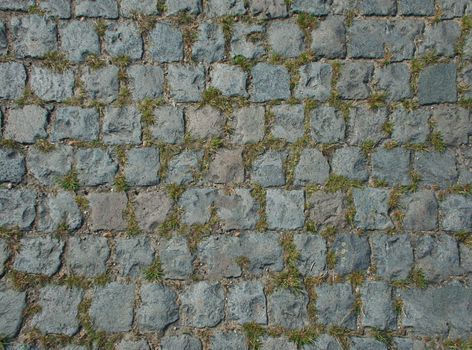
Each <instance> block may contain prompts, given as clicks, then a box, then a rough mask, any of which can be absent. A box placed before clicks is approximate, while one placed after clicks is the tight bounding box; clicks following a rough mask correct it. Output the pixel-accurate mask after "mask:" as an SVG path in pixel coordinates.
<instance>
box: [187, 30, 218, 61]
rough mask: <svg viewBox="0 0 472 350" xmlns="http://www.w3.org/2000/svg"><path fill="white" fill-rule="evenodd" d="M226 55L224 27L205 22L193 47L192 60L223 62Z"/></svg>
mask: <svg viewBox="0 0 472 350" xmlns="http://www.w3.org/2000/svg"><path fill="white" fill-rule="evenodd" d="M224 54H225V38H224V35H223V27H222V26H221V25H219V24H217V23H209V22H203V23H202V24H200V26H199V27H198V34H197V38H196V40H195V42H194V43H193V46H192V58H193V59H194V60H195V61H197V62H205V63H212V62H217V61H221V60H222V59H223V57H224Z"/></svg>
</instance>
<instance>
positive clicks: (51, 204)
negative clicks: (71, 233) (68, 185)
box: [37, 192, 82, 232]
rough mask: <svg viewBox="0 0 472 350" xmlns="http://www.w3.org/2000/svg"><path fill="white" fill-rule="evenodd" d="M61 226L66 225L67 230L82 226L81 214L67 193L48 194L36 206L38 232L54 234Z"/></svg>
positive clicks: (72, 198) (72, 197)
mask: <svg viewBox="0 0 472 350" xmlns="http://www.w3.org/2000/svg"><path fill="white" fill-rule="evenodd" d="M61 225H66V227H67V229H68V230H76V229H78V228H79V227H80V226H81V225H82V213H81V212H80V209H79V206H78V205H77V203H76V202H75V198H74V196H72V195H71V193H69V192H58V193H56V194H49V195H48V196H47V197H46V198H43V199H42V200H41V202H40V204H39V206H38V223H37V230H38V231H41V232H54V231H56V230H58V229H59V227H60V226H61Z"/></svg>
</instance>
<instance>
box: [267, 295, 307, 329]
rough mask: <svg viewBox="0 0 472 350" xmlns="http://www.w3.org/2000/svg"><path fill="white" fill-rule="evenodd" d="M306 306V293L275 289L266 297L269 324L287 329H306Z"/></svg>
mask: <svg viewBox="0 0 472 350" xmlns="http://www.w3.org/2000/svg"><path fill="white" fill-rule="evenodd" d="M307 306H308V295H307V294H306V292H301V293H294V292H293V291H290V290H289V289H277V290H275V291H274V292H273V293H272V294H270V295H269V297H268V302H267V310H268V315H269V324H270V325H272V326H278V327H283V328H288V329H300V328H304V327H307V326H308V324H309V321H308V311H307Z"/></svg>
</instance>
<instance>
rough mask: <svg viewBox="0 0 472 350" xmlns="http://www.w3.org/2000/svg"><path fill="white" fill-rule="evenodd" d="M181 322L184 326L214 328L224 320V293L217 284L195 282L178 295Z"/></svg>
mask: <svg viewBox="0 0 472 350" xmlns="http://www.w3.org/2000/svg"><path fill="white" fill-rule="evenodd" d="M180 300H181V310H182V322H183V324H185V325H188V326H191V327H196V328H205V327H214V326H216V325H217V324H218V323H220V322H221V321H222V320H223V318H224V291H223V287H222V286H221V284H220V283H219V282H212V283H209V282H197V283H194V284H192V285H190V286H189V287H187V288H186V289H185V290H184V291H183V293H182V294H181V295H180Z"/></svg>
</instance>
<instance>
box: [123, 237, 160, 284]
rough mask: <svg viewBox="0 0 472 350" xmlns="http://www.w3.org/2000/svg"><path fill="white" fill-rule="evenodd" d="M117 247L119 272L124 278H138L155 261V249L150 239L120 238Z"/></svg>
mask: <svg viewBox="0 0 472 350" xmlns="http://www.w3.org/2000/svg"><path fill="white" fill-rule="evenodd" d="M115 245H116V247H115V250H116V253H115V254H116V262H117V265H118V271H119V273H120V274H121V275H123V276H129V277H138V276H139V275H140V273H141V271H142V269H144V268H145V267H147V266H149V265H151V264H152V262H153V261H154V248H153V247H152V246H151V242H150V240H149V238H148V237H145V236H139V237H133V238H128V239H127V238H118V239H116V241H115Z"/></svg>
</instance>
